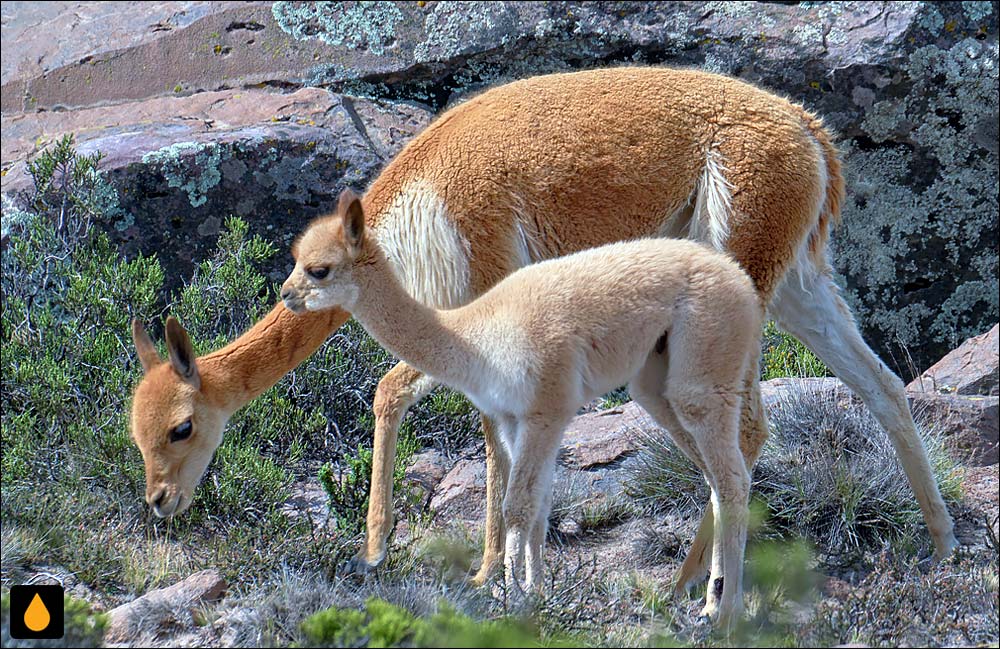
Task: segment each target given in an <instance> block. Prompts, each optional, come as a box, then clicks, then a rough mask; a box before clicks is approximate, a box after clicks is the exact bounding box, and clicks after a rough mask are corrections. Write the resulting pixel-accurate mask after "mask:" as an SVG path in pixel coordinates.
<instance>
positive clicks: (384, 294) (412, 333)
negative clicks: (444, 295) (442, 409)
mask: <svg viewBox="0 0 1000 649" xmlns="http://www.w3.org/2000/svg"><path fill="white" fill-rule="evenodd" d="M368 248H369V250H368V251H366V254H365V257H364V258H363V259H361V260H359V261H358V262H357V263H356V264H355V266H354V279H355V281H356V282H357V284H358V289H359V291H360V294H359V296H358V299H357V303H356V304H355V305H354V309H353V314H354V317H355V319H356V320H358V322H360V323H361V325H362V326H364V328H365V329H366V330H367V331H368V333H370V334H371V335H372V336H373V337H374V338H375V339H376V340H377V341H378V342H379V344H381V345H382V346H383V347H385V348H386V349H387V350H389V351H390V352H392V353H393V354H394V355H395V356H396V357H397V358H400V359H402V360H404V361H406V362H407V363H408V364H410V365H412V366H413V367H415V368H416V369H418V370H420V371H421V372H423V373H425V374H429V375H431V376H433V377H434V378H436V379H438V380H439V381H443V382H444V383H446V384H449V385H452V386H453V387H458V386H461V385H463V384H464V382H465V378H466V374H467V372H466V371H465V369H466V368H467V367H468V366H469V363H468V362H467V361H468V355H469V354H470V347H469V346H468V345H467V344H465V342H464V341H463V339H462V337H461V332H460V331H457V330H456V328H455V327H454V325H453V323H454V322H455V318H454V317H453V315H454V314H455V311H438V310H436V309H432V308H430V307H428V306H426V305H424V304H422V303H420V302H418V301H417V300H415V299H413V297H411V296H410V294H409V293H407V292H406V291H405V290H404V289H403V287H402V285H400V283H399V280H398V279H397V278H396V275H395V273H393V272H392V270H391V268H390V267H389V264H388V262H387V261H386V259H385V256H384V255H383V254H382V252H381V250H379V249H378V248H377V247H375V246H368Z"/></svg>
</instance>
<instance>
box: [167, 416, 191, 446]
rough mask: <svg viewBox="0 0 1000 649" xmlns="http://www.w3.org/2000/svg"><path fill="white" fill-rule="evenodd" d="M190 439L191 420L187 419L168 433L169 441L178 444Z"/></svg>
mask: <svg viewBox="0 0 1000 649" xmlns="http://www.w3.org/2000/svg"><path fill="white" fill-rule="evenodd" d="M188 437H191V420H190V419H188V420H187V421H185V422H184V423H183V424H181V425H180V426H177V427H175V428H174V429H173V430H171V431H170V441H171V442H179V441H181V440H183V439H187V438H188Z"/></svg>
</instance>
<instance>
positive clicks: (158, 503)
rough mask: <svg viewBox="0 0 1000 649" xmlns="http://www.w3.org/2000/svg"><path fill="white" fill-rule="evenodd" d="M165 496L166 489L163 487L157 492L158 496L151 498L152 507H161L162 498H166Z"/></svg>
mask: <svg viewBox="0 0 1000 649" xmlns="http://www.w3.org/2000/svg"><path fill="white" fill-rule="evenodd" d="M166 497H167V490H166V489H164V490H163V491H161V492H160V493H159V495H158V496H156V499H155V500H153V507H162V506H163V499H164V498H166Z"/></svg>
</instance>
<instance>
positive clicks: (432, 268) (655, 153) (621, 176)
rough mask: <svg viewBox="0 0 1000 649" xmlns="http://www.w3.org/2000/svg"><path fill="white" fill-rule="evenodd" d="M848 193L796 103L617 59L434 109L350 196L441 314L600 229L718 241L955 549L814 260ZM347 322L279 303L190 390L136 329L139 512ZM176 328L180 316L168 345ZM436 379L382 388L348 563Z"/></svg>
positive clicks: (696, 561)
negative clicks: (142, 471)
mask: <svg viewBox="0 0 1000 649" xmlns="http://www.w3.org/2000/svg"><path fill="white" fill-rule="evenodd" d="M843 194H844V185H843V179H842V178H841V175H840V162H839V160H838V158H837V153H836V151H835V149H834V147H833V146H832V144H831V143H830V137H829V135H828V133H827V132H826V131H825V130H824V129H823V127H822V124H821V123H820V120H819V119H817V118H816V117H815V116H813V115H812V114H810V113H809V112H807V111H805V110H804V109H803V108H802V107H801V106H798V105H796V104H793V103H791V102H788V101H786V100H784V99H782V98H780V97H776V96H774V95H772V94H770V93H767V92H765V91H763V90H760V89H758V88H755V87H753V86H751V85H749V84H746V83H743V82H741V81H738V80H734V79H729V78H726V77H722V76H718V75H714V74H709V73H705V72H698V71H694V70H670V69H663V68H635V67H631V68H629V67H624V68H612V69H603V70H592V71H588V72H577V73H570V74H556V75H548V76H541V77H535V78H531V79H526V80H523V81H518V82H515V83H511V84H508V85H505V86H500V87H498V88H494V89H492V90H490V91H487V92H485V93H483V94H481V95H479V96H478V97H475V98H473V99H470V100H469V101H467V102H465V103H463V104H460V105H458V106H456V107H454V108H452V109H450V110H448V111H447V112H446V113H444V114H443V115H441V116H440V117H439V118H438V119H437V120H436V121H435V122H434V123H433V124H431V126H429V127H428V128H427V129H426V130H425V131H424V132H423V133H421V134H420V135H419V136H418V137H416V138H415V139H414V140H413V141H412V142H410V143H409V144H408V145H407V146H406V147H405V148H404V149H403V150H402V151H401V152H400V153H399V155H398V156H396V158H395V159H394V160H393V161H392V162H391V163H390V164H389V165H388V166H386V168H385V170H384V171H383V172H382V173H381V175H380V176H379V177H378V178H377V179H376V180H375V181H374V182H373V183H372V185H371V187H370V188H369V189H368V191H367V192H366V193H365V196H364V198H363V199H362V202H363V204H364V208H365V213H366V214H367V215H368V217H369V219H370V222H369V226H371V227H372V228H373V229H374V230H376V231H377V232H378V236H379V240H380V241H381V242H382V244H383V246H385V247H386V250H387V253H388V257H389V261H390V263H391V264H392V265H393V267H394V269H395V271H396V273H397V275H398V276H399V277H400V279H401V281H402V283H403V286H404V287H405V288H406V289H407V290H408V291H409V292H410V293H411V295H413V296H414V297H416V298H417V299H419V300H421V301H422V302H424V303H425V304H428V305H431V306H436V307H439V308H445V307H454V306H459V305H461V304H465V303H467V302H468V301H470V300H471V299H473V298H475V297H476V296H477V295H481V294H482V293H484V292H485V291H486V290H487V289H488V288H489V287H491V286H493V285H494V284H495V283H497V282H498V281H499V280H500V279H502V278H503V277H506V276H507V275H509V274H510V273H511V272H513V271H514V270H516V269H517V268H520V267H522V266H525V265H527V264H529V263H532V262H536V261H540V260H543V259H548V258H552V257H557V256H559V255H565V254H568V253H571V252H574V251H578V250H583V249H585V248H590V247H594V246H598V245H601V244H604V243H609V242H611V241H616V240H621V239H634V238H639V237H648V236H686V237H689V238H692V239H697V240H699V241H704V242H708V243H710V244H712V245H713V246H715V247H716V248H719V249H724V250H727V251H728V252H730V254H731V255H732V256H733V257H734V258H735V259H736V260H737V261H738V262H739V263H740V265H741V266H742V267H743V268H744V269H745V270H746V271H747V272H748V273H749V275H750V277H751V278H753V280H754V284H755V286H756V288H757V291H758V293H759V295H760V296H761V298H762V299H763V301H764V302H765V303H767V304H768V305H769V309H770V314H771V315H772V316H773V317H775V319H776V320H777V322H778V324H779V325H780V326H781V327H782V328H783V329H785V330H786V331H788V332H790V333H791V334H793V335H794V336H796V337H797V338H798V339H799V340H801V341H802V342H803V343H805V344H806V346H808V347H809V348H810V349H811V350H813V351H814V352H816V354H817V355H818V356H819V357H820V358H821V359H822V360H823V362H824V363H826V365H827V367H829V368H830V369H832V370H833V371H834V373H836V374H837V376H838V377H840V378H841V379H842V380H843V381H844V382H845V383H846V384H847V385H848V386H850V388H851V389H852V390H854V392H856V393H857V394H858V395H859V396H860V397H861V398H862V399H863V400H864V402H865V403H866V404H867V406H868V407H869V408H870V409H871V411H872V413H873V414H874V415H875V417H876V418H877V419H878V420H879V422H880V423H881V424H882V425H883V426H884V427H885V428H886V430H887V431H888V432H889V435H890V437H891V438H892V440H893V443H894V445H895V448H896V450H897V453H898V455H899V458H900V461H901V463H902V466H903V469H904V470H905V472H906V475H907V478H908V479H909V481H910V485H911V487H912V488H913V490H914V492H915V493H916V496H917V500H918V502H919V503H920V506H921V509H922V510H923V514H924V519H925V521H926V522H927V525H928V528H929V530H930V534H931V537H932V539H933V541H934V545H935V549H936V555H937V556H938V557H942V556H945V555H947V554H948V553H949V552H950V551H951V549H952V548H953V547H954V545H955V544H956V541H955V537H954V534H953V532H952V521H951V517H950V516H949V515H948V511H947V509H946V508H945V505H944V502H943V501H942V499H941V495H940V493H939V492H938V488H937V484H936V483H935V481H934V478H933V476H932V475H931V469H930V464H929V463H928V461H927V456H926V453H925V452H924V449H923V446H922V445H921V442H920V438H919V437H918V436H917V432H916V429H915V427H914V425H913V419H912V417H911V416H910V411H909V408H908V407H907V403H906V396H905V394H904V392H903V384H902V382H901V381H900V380H899V379H898V378H897V377H896V376H895V375H894V374H893V373H892V372H891V371H890V370H889V369H888V368H887V367H886V366H885V365H884V364H883V363H882V362H881V361H880V360H879V359H878V358H877V357H876V356H875V354H873V353H872V351H871V350H870V349H869V348H868V346H867V345H866V344H865V342H864V341H863V340H862V338H861V335H860V334H859V332H858V330H857V327H856V325H855V323H854V320H853V318H852V316H851V312H850V310H849V309H848V307H847V305H846V304H845V303H844V302H843V300H842V299H841V298H840V296H839V294H838V293H839V291H838V288H837V286H836V284H835V283H834V281H833V279H832V277H831V273H830V268H829V264H828V263H827V260H826V247H825V243H826V240H827V237H828V234H829V231H830V228H831V227H832V225H833V224H834V222H835V221H836V220H837V217H838V214H839V208H840V202H841V200H842V198H843ZM348 317H350V316H349V314H348V313H347V312H346V311H343V310H340V309H334V310H331V311H329V312H316V313H309V314H306V315H303V316H299V317H295V316H293V315H292V314H290V313H289V312H288V310H287V309H285V308H284V307H283V306H282V305H281V304H278V305H277V306H276V307H275V308H274V310H273V311H271V313H270V314H269V315H268V316H266V317H265V318H264V319H262V320H261V321H260V322H259V323H257V324H256V325H255V326H254V327H253V328H252V329H250V330H249V331H247V332H246V333H245V334H244V335H243V336H241V337H240V338H238V339H237V340H235V341H234V342H233V343H231V344H230V345H228V346H226V347H224V348H223V349H221V350H219V351H216V352H213V353H211V354H208V355H206V356H204V357H201V358H198V359H197V363H196V367H197V369H196V374H197V376H198V381H197V384H196V383H194V382H193V380H192V379H191V378H190V377H186V376H185V374H184V368H185V367H186V364H185V363H183V362H181V363H179V364H178V363H173V364H172V365H171V364H163V365H162V366H161V365H160V364H159V363H160V361H159V358H157V357H156V356H155V354H152V355H151V354H150V352H149V351H148V350H150V349H152V344H151V343H150V342H149V339H148V337H147V336H146V335H145V333H143V332H142V330H141V327H139V328H137V329H136V335H135V340H136V345H137V347H138V348H139V350H140V355H142V354H143V350H147V351H146V352H145V358H144V361H143V364H144V366H145V367H147V368H150V367H153V366H156V367H157V368H158V369H157V370H156V372H153V371H148V372H147V375H146V377H145V378H144V380H143V381H142V382H141V383H140V384H139V386H138V387H137V388H136V392H135V398H134V402H133V408H132V433H133V435H134V437H135V440H136V442H137V443H138V445H139V448H140V449H141V450H142V452H143V456H144V459H145V462H146V469H147V470H146V499H147V501H149V503H150V504H151V505H153V506H154V511H156V512H157V513H159V514H161V515H170V514H176V513H178V512H181V511H183V510H184V508H185V507H186V506H187V505H188V504H189V503H190V500H191V495H192V494H193V491H194V489H195V487H196V485H197V482H198V479H199V477H200V475H201V473H202V472H203V470H204V467H206V466H207V465H208V462H209V460H210V459H211V454H212V452H213V451H214V449H215V448H216V447H218V445H219V443H220V442H221V439H222V430H223V428H224V426H225V422H226V421H227V419H228V417H229V416H230V415H231V414H232V413H233V412H234V411H235V410H236V409H237V408H239V407H241V406H242V405H244V404H246V403H247V402H249V401H250V400H251V399H253V398H254V397H256V396H257V395H258V394H260V393H261V392H263V391H264V390H265V389H267V388H268V387H269V386H271V385H273V384H274V383H275V382H276V381H278V379H280V378H281V376H282V375H283V374H285V373H286V372H288V371H289V370H291V369H292V368H294V367H295V366H296V365H297V364H298V363H300V362H301V361H302V360H303V359H305V358H306V357H307V356H308V355H309V354H311V353H312V352H313V350H315V349H316V348H317V347H318V346H319V345H320V344H322V342H323V341H324V340H325V339H326V338H327V336H329V335H330V333H331V332H333V331H334V330H336V329H337V328H338V327H340V326H341V325H342V324H343V323H344V322H345V321H346V320H347V319H348ZM182 335H183V330H182V329H180V328H179V327H178V328H177V329H176V330H175V335H174V336H172V338H173V341H174V343H176V344H170V345H169V346H170V348H171V349H172V350H174V349H177V348H178V346H181V345H182V344H183V342H182ZM184 337H185V338H186V336H184ZM168 343H171V336H170V331H169V330H168ZM176 355H178V353H175V352H172V356H176ZM189 360H192V361H193V360H194V359H189ZM178 365H179V367H180V369H179V370H178V371H174V370H173V369H171V368H172V367H174V368H177V367H178ZM747 377H748V388H747V392H746V394H744V398H743V411H742V414H741V419H740V433H741V434H740V443H741V448H742V450H743V455H744V458H745V459H746V461H747V464H748V466H752V465H753V463H754V461H755V460H756V458H757V455H758V452H759V451H760V447H761V445H762V444H763V442H764V440H765V439H766V437H767V422H766V420H765V417H764V412H763V410H762V408H761V404H760V396H759V391H758V388H757V385H756V379H757V375H756V371H755V370H748V372H747ZM196 385H197V386H198V387H196ZM432 387H433V382H432V381H430V380H429V379H427V378H426V377H424V376H423V375H421V374H420V373H419V372H417V371H416V370H414V369H412V368H410V367H409V366H407V365H405V364H403V363H400V364H399V365H397V366H396V367H395V368H394V369H393V370H392V371H390V372H389V373H388V374H387V375H386V376H385V378H384V379H383V380H382V382H381V383H380V384H379V389H378V392H377V393H376V395H375V403H374V409H375V416H376V425H375V448H374V465H373V467H372V493H371V500H370V503H371V504H370V507H369V510H368V530H367V534H366V539H365V543H364V546H363V547H362V549H361V551H360V553H359V555H358V557H357V558H356V561H355V565H357V566H371V565H375V564H377V563H378V562H380V561H381V560H382V558H383V557H384V556H385V548H386V544H385V542H386V537H387V536H388V534H389V531H390V530H391V529H392V475H393V463H394V461H395V449H396V435H397V430H398V428H399V424H400V421H401V420H402V418H403V416H404V415H405V413H406V411H407V409H408V408H409V407H410V406H411V405H412V404H413V403H414V402H416V401H417V400H418V399H420V398H421V397H422V396H423V395H425V394H426V393H427V392H428V391H429V390H430V389H431V388H432ZM188 421H190V422H191V425H192V429H191V430H192V432H191V433H190V434H191V437H192V438H195V439H196V440H197V441H194V442H185V441H178V442H173V443H171V442H170V441H169V440H170V439H171V437H172V435H173V433H172V432H171V431H174V430H176V429H177V428H178V427H180V426H184V424H185V423H186V422H188ZM483 430H484V434H485V437H486V452H487V455H486V460H487V497H486V508H487V517H486V549H485V553H484V556H483V562H482V567H481V568H480V571H479V574H478V575H477V580H478V581H482V580H483V579H485V577H486V576H487V575H488V574H489V571H490V568H491V567H492V566H493V565H494V564H495V562H496V560H497V559H498V558H499V557H501V556H502V554H503V539H504V534H503V521H502V520H501V517H500V516H499V515H498V512H497V506H496V503H497V502H498V495H499V494H501V493H503V489H504V486H503V482H502V476H503V474H504V471H503V470H500V469H501V467H500V465H501V464H502V462H503V458H502V457H501V456H500V455H498V454H497V453H496V452H495V448H496V443H495V440H494V434H493V426H492V424H491V423H490V422H489V420H488V419H486V418H484V420H483ZM711 520H712V516H711V512H710V511H706V514H705V518H704V520H703V523H702V525H701V527H700V528H699V530H698V534H697V536H696V538H695V540H694V543H693V544H692V547H691V550H690V552H689V554H688V559H687V561H685V563H684V565H683V566H682V568H681V573H680V577H679V579H678V586H679V587H684V586H687V585H688V584H690V583H692V582H694V581H695V580H697V579H699V578H700V577H701V576H702V575H704V573H705V567H706V561H707V559H708V552H707V550H708V549H709V546H710V544H711V538H712V530H711Z"/></svg>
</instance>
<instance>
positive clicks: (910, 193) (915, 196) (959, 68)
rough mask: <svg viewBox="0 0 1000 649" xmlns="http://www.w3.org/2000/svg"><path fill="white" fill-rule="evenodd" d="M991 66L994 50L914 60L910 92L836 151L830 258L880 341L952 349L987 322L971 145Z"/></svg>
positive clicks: (922, 53)
mask: <svg viewBox="0 0 1000 649" xmlns="http://www.w3.org/2000/svg"><path fill="white" fill-rule="evenodd" d="M997 61H998V48H997V43H996V41H994V42H992V43H987V42H981V41H977V40H975V39H971V38H969V39H964V40H961V41H959V42H957V43H956V44H955V45H953V46H952V47H951V48H948V49H941V48H938V47H936V46H933V45H928V46H925V47H921V48H918V49H916V50H915V51H914V52H912V54H911V55H910V56H909V59H908V62H907V64H906V66H905V72H906V75H907V79H908V82H909V84H910V86H909V87H907V88H905V92H902V91H901V89H898V88H897V89H896V92H894V93H893V95H894V98H892V99H885V100H883V101H880V102H877V103H875V104H874V105H873V106H872V108H871V110H870V111H869V112H868V113H867V115H866V116H865V118H864V120H863V121H862V122H861V127H862V129H863V131H864V133H865V135H866V136H867V138H868V144H867V145H864V142H863V141H862V142H860V144H862V145H864V146H854V147H851V146H849V145H848V146H845V147H844V148H845V152H846V165H845V175H846V178H847V181H848V187H849V189H850V191H851V197H850V200H848V201H847V203H846V205H845V207H844V220H843V224H842V226H841V227H840V229H839V230H838V231H837V232H836V233H835V255H834V258H835V259H836V264H837V268H838V270H839V271H840V272H842V273H843V274H844V275H846V276H847V277H848V280H849V281H848V284H849V285H851V286H853V287H854V288H853V296H852V297H853V300H852V301H853V302H854V304H855V306H856V308H857V311H858V312H859V314H860V315H862V316H863V318H864V321H865V322H866V323H867V325H868V327H870V328H875V329H877V330H879V332H880V335H881V337H883V338H884V339H885V340H888V341H898V342H899V343H902V344H903V345H905V346H908V347H914V348H918V347H926V346H928V345H929V344H933V343H938V344H941V345H943V346H948V345H951V346H953V345H955V344H956V343H958V342H960V341H961V340H963V339H965V338H967V337H969V336H972V335H976V334H978V333H981V332H982V331H983V330H984V327H987V328H988V324H989V323H991V322H996V320H997V318H998V312H1000V305H998V301H1000V286H998V279H997V278H998V255H997V214H998V205H997V178H996V173H997V166H998V160H997V149H996V146H995V145H994V144H993V143H992V141H991V140H990V139H989V138H986V137H983V136H982V135H981V133H982V132H983V129H984V126H983V125H984V124H996V123H997V121H998V114H997V95H998V83H997ZM994 132H995V131H994ZM890 143H891V144H890ZM875 145H879V146H875ZM931 305H933V306H931Z"/></svg>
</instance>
